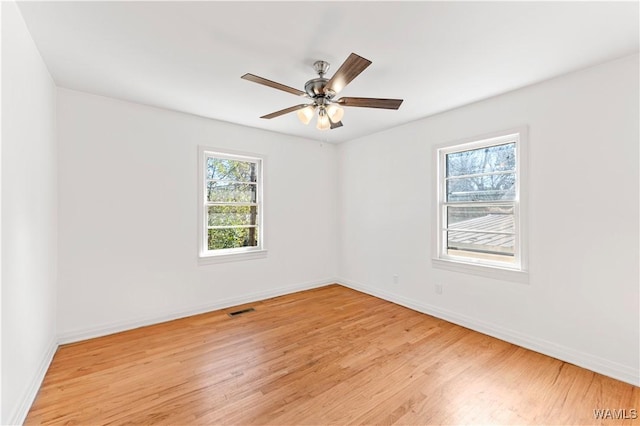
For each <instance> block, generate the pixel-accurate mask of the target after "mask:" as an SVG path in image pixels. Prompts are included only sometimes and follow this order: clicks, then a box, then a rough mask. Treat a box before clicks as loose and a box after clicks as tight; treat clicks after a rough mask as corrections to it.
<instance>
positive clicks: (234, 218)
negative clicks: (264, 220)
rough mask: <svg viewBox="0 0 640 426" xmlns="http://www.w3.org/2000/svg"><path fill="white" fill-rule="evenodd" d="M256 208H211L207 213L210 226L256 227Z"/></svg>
mask: <svg viewBox="0 0 640 426" xmlns="http://www.w3.org/2000/svg"><path fill="white" fill-rule="evenodd" d="M257 213H258V208H257V207H256V206H210V207H209V208H208V212H207V224H208V226H239V225H255V224H256V221H257Z"/></svg>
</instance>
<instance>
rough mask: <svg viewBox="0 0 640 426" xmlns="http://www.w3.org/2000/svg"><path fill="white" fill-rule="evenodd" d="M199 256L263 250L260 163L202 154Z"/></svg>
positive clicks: (227, 155) (222, 155) (249, 159)
mask: <svg viewBox="0 0 640 426" xmlns="http://www.w3.org/2000/svg"><path fill="white" fill-rule="evenodd" d="M203 159H204V161H203V164H202V167H203V176H204V179H203V180H202V183H201V184H202V188H203V191H202V192H203V204H202V209H203V215H202V221H203V223H202V235H203V237H202V247H201V256H214V255H219V254H233V253H243V252H248V251H255V250H260V249H262V246H263V242H262V188H261V186H262V176H261V173H262V160H261V159H260V158H254V157H249V156H244V155H236V154H229V153H222V152H214V151H207V150H205V151H204V152H203Z"/></svg>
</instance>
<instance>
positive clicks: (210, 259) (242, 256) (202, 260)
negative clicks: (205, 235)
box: [198, 250, 267, 266]
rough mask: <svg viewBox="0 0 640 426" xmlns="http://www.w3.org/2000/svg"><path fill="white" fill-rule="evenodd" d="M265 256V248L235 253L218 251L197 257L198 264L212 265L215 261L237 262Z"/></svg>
mask: <svg viewBox="0 0 640 426" xmlns="http://www.w3.org/2000/svg"><path fill="white" fill-rule="evenodd" d="M265 257H267V250H251V251H244V252H235V253H219V254H210V255H207V256H202V255H201V256H199V257H198V265H200V266H202V265H213V264H216V263H226V262H237V261H241V260H253V259H263V258H265Z"/></svg>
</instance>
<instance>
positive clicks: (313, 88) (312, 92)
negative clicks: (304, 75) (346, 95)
mask: <svg viewBox="0 0 640 426" xmlns="http://www.w3.org/2000/svg"><path fill="white" fill-rule="evenodd" d="M328 81H329V80H328V79H326V78H323V77H318V78H314V79H311V80H309V81H307V82H306V83H305V85H304V91H305V92H307V95H309V96H310V97H311V98H313V99H318V98H326V99H331V98H333V97H334V96H335V95H336V92H334V91H333V90H325V86H326V85H327V82H328Z"/></svg>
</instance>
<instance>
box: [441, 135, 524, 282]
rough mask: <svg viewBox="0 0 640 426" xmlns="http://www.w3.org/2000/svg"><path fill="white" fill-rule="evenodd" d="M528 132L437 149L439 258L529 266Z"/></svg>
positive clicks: (517, 267) (514, 267) (520, 267)
mask: <svg viewBox="0 0 640 426" xmlns="http://www.w3.org/2000/svg"><path fill="white" fill-rule="evenodd" d="M523 139H524V132H523V131H518V132H504V133H502V134H500V135H498V136H494V137H489V138H483V139H480V140H472V141H467V142H464V143H456V144H453V145H448V146H446V147H441V148H439V149H437V159H438V164H437V170H438V179H437V182H438V191H437V193H438V213H437V228H438V229H437V231H438V232H437V233H438V238H437V244H438V247H437V258H438V259H439V260H443V261H448V262H452V263H456V262H457V263H464V264H470V265H479V266H485V267H486V266H489V267H494V268H503V269H511V270H518V271H522V270H524V269H525V259H524V244H523V234H524V232H523V231H524V227H523V223H522V222H523V221H522V215H521V199H522V197H521V196H522V187H523V185H522V176H523V173H522V167H521V158H520V157H521V156H522V151H523V150H522V145H523V143H524V140H523Z"/></svg>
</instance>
